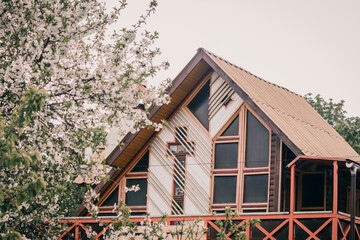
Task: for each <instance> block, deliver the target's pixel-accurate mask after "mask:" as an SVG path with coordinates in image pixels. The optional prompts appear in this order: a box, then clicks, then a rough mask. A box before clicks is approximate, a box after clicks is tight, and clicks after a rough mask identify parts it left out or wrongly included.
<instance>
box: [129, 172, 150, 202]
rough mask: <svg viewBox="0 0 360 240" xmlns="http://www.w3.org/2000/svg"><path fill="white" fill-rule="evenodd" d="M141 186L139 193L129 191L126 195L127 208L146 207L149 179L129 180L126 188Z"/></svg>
mask: <svg viewBox="0 0 360 240" xmlns="http://www.w3.org/2000/svg"><path fill="white" fill-rule="evenodd" d="M132 186H139V187H140V190H139V191H136V192H135V191H129V192H127V193H126V197H125V204H126V205H127V206H146V194H147V179H146V178H136V179H127V180H126V187H127V188H131V187H132Z"/></svg>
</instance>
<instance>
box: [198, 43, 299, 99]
mask: <svg viewBox="0 0 360 240" xmlns="http://www.w3.org/2000/svg"><path fill="white" fill-rule="evenodd" d="M201 50H202V51H204V52H206V53H208V54H210V55H213V56H214V57H217V58H219V59H220V60H222V61H224V62H226V63H227V64H230V65H231V66H234V67H236V68H238V69H240V70H242V71H244V72H246V73H247V74H250V75H251V76H253V77H255V78H257V79H259V80H261V81H264V82H266V83H268V84H271V85H273V86H275V87H278V88H281V89H283V90H285V91H288V92H289V93H291V94H294V95H296V96H299V97H301V98H302V96H301V95H300V94H298V93H296V92H293V91H291V90H289V89H287V88H285V87H282V86H280V85H277V84H275V83H272V82H269V81H267V80H265V79H263V78H261V77H258V76H256V75H255V74H253V73H251V72H249V71H247V70H245V69H244V68H242V67H239V66H237V65H235V64H233V63H231V62H229V61H228V60H226V59H224V58H222V57H219V56H218V55H217V54H214V53H213V52H210V51H208V50H206V49H205V48H198V51H201Z"/></svg>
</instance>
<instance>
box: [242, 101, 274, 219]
mask: <svg viewBox="0 0 360 240" xmlns="http://www.w3.org/2000/svg"><path fill="white" fill-rule="evenodd" d="M248 111H249V112H250V113H251V114H252V115H253V116H254V117H255V118H256V119H257V120H258V121H259V122H260V123H261V124H262V125H263V126H264V127H265V128H266V129H267V130H268V132H269V149H268V151H269V153H268V164H267V166H264V167H246V165H245V161H246V143H247V139H246V136H247V124H248V121H247V120H248V119H247V113H248ZM243 119H244V127H243V142H242V144H243V152H242V161H241V165H242V174H241V175H242V185H241V206H240V209H241V211H243V210H245V211H246V210H265V211H266V212H268V210H269V195H270V191H269V190H270V161H271V129H270V128H269V126H267V124H266V123H265V122H264V121H263V120H262V119H261V118H260V117H259V116H258V115H257V114H256V113H255V112H254V111H253V110H252V109H251V108H250V107H248V106H247V105H245V107H244V111H243ZM264 174H267V176H268V184H267V201H266V202H262V203H245V202H244V193H245V192H244V191H245V186H244V183H245V176H248V175H264Z"/></svg>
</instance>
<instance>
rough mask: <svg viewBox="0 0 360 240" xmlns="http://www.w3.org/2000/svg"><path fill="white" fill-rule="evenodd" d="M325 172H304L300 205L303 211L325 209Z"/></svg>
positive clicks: (302, 174)
mask: <svg viewBox="0 0 360 240" xmlns="http://www.w3.org/2000/svg"><path fill="white" fill-rule="evenodd" d="M325 176H326V175H325V172H302V173H301V183H300V184H301V188H299V190H300V191H301V192H300V194H299V195H300V196H299V197H300V205H301V209H305V210H306V209H308V210H324V209H325V196H326V195H325V185H326V183H325V182H326V181H325Z"/></svg>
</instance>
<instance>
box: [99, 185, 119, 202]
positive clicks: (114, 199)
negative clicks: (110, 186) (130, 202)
mask: <svg viewBox="0 0 360 240" xmlns="http://www.w3.org/2000/svg"><path fill="white" fill-rule="evenodd" d="M118 199H119V187H117V188H116V189H115V190H114V191H113V192H112V193H111V194H110V195H109V196H108V197H107V199H106V200H105V201H104V202H103V204H101V206H114V204H115V203H116V204H118Z"/></svg>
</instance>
